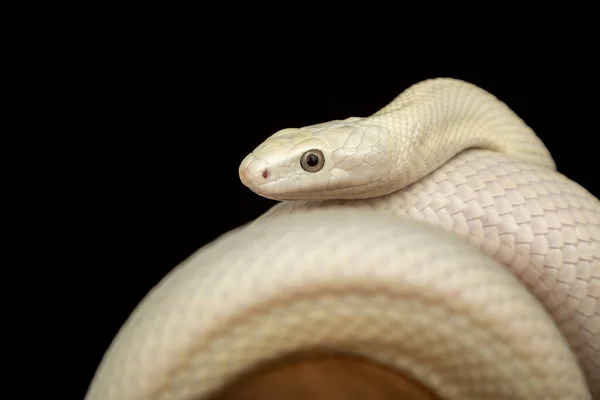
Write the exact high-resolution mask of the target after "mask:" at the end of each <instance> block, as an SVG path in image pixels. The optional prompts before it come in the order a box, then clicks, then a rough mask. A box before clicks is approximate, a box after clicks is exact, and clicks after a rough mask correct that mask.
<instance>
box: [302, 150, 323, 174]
mask: <svg viewBox="0 0 600 400" xmlns="http://www.w3.org/2000/svg"><path fill="white" fill-rule="evenodd" d="M300 165H301V166H302V169H303V170H305V171H307V172H318V171H320V170H321V169H323V165H325V157H323V153H321V151H320V150H316V149H314V150H308V151H307V152H306V153H304V154H302V158H301V159H300Z"/></svg>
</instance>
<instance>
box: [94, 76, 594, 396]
mask: <svg viewBox="0 0 600 400" xmlns="http://www.w3.org/2000/svg"><path fill="white" fill-rule="evenodd" d="M239 175H240V179H241V181H242V182H243V184H244V185H246V186H247V187H248V188H250V189H251V190H252V191H254V192H256V193H257V194H258V195H261V196H264V197H267V198H270V199H275V200H280V202H278V204H276V205H275V206H274V207H272V208H271V209H270V210H268V211H267V212H266V213H265V214H263V215H262V216H260V217H259V218H257V219H256V220H254V221H252V222H250V223H248V224H247V225H245V226H242V227H239V228H237V229H235V230H233V231H231V232H228V233H226V234H225V235H223V236H221V237H220V238H218V239H216V240H215V241H213V242H212V243H210V244H208V245H206V246H204V247H203V248H201V249H199V250H198V251H197V252H196V253H195V254H193V255H192V256H191V257H189V258H188V259H187V260H186V261H185V262H183V263H181V264H180V265H179V266H177V267H176V268H175V269H174V270H173V271H172V272H171V273H170V274H168V275H167V276H166V277H165V278H164V279H163V280H162V281H161V282H160V283H159V284H158V285H157V286H156V287H155V288H153V289H152V290H151V291H150V293H149V294H148V295H147V296H146V298H145V299H144V300H143V301H142V302H141V303H140V304H139V305H138V307H137V308H136V310H135V311H134V312H133V313H132V315H131V316H130V317H129V319H128V320H127V321H126V323H125V324H124V326H123V327H122V328H121V330H120V331H119V333H118V334H117V336H116V337H115V339H114V341H113V342H112V344H111V346H110V347H109V349H108V350H107V351H106V354H105V356H104V358H103V360H102V362H101V364H100V365H99V367H98V369H97V372H96V375H95V377H94V379H93V381H92V383H91V385H90V388H89V390H88V393H87V395H86V399H88V400H112V399H114V400H134V399H140V400H142V399H144V400H145V399H161V400H162V399H171V400H184V399H202V398H207V396H209V395H210V394H211V393H213V392H214V391H215V390H217V389H219V388H220V387H222V386H223V385H225V384H227V383H228V382H230V381H231V380H232V379H234V378H235V377H236V376H238V375H239V374H242V373H243V372H244V371H247V370H248V369H249V368H252V367H253V366H255V365H257V364H258V363H260V362H263V361H266V360H269V359H273V358H277V357H280V356H282V355H285V354H288V353H294V352H299V351H302V350H306V349H320V350H322V351H335V352H343V353H350V354H355V355H361V356H363V357H366V358H368V359H371V360H373V361H377V362H380V363H384V364H387V365H389V366H392V367H394V368H397V369H399V370H402V371H404V373H406V374H409V375H411V376H413V377H415V378H416V379H418V380H419V381H421V382H423V383H424V384H425V385H427V386H428V387H430V388H431V389H432V390H433V391H434V392H435V393H436V394H437V395H438V396H439V397H440V398H443V399H461V400H464V399H533V398H536V399H537V398H540V399H541V398H544V399H600V201H599V200H598V199H597V198H595V197H594V196H593V195H591V194H590V193H589V192H588V191H586V190H585V189H584V188H582V187H581V186H580V185H578V184H577V183H575V182H573V181H571V180H569V179H568V178H567V177H565V176H563V175H562V174H560V173H558V172H557V171H556V167H555V164H554V161H553V159H552V157H551V155H550V153H549V152H548V150H547V149H546V147H545V146H544V144H543V143H542V142H541V140H540V139H539V138H538V137H537V136H536V134H535V133H534V132H533V131H532V129H531V128H530V127H529V126H528V125H527V124H526V123H525V122H524V121H523V120H521V119H520V118H519V117H518V116H517V115H516V114H515V113H514V112H513V111H512V110H511V109H510V108H509V107H508V106H507V105H506V104H505V103H503V102H502V101H501V100H500V99H498V98H496V97H495V96H494V95H492V94H490V93H488V92H487V91H485V90H483V89H481V88H479V87H477V86H475V85H473V84H471V83H467V82H464V81H460V80H456V79H450V78H436V79H430V80H425V81H422V82H419V83H417V84H415V85H413V86H411V87H409V88H408V89H407V90H405V91H404V92H402V93H401V94H400V95H399V96H398V97H396V98H395V99H393V100H392V101H391V102H390V103H389V104H388V105H387V106H385V107H384V108H382V109H381V110H379V111H377V112H376V113H375V114H373V115H371V116H368V117H365V118H359V117H350V118H347V119H344V120H335V121H330V122H326V123H322V124H317V125H312V126H308V127H303V128H299V129H296V128H293V129H292V128H290V129H283V130H281V131H279V132H276V133H275V134H273V135H272V136H270V137H269V138H267V139H266V140H265V141H264V142H263V143H262V144H260V145H259V146H258V147H257V148H256V149H255V150H254V151H252V153H251V154H249V155H248V156H247V157H246V158H245V159H244V160H243V161H242V162H241V164H240V167H239Z"/></svg>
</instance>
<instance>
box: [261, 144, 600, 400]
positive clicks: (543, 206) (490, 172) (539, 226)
mask: <svg viewBox="0 0 600 400" xmlns="http://www.w3.org/2000/svg"><path fill="white" fill-rule="evenodd" d="M339 206H347V207H353V208H360V207H366V208H372V209H376V210H380V211H383V212H386V213H390V214H394V215H397V216H408V217H410V218H414V219H416V220H422V221H426V222H428V223H431V224H433V225H435V226H439V227H441V228H443V229H445V230H447V231H449V232H452V233H454V234H456V235H458V236H459V237H462V238H464V239H465V240H466V241H468V242H469V243H470V244H472V245H474V246H476V247H478V248H480V249H481V250H483V251H485V252H486V253H487V254H488V255H489V256H490V257H492V258H494V259H496V260H497V261H498V262H499V263H501V264H503V265H505V266H506V267H507V268H508V269H510V271H511V272H512V273H513V274H515V275H516V276H517V277H518V278H519V279H520V281H521V282H522V283H524V284H525V285H526V286H527V288H528V289H529V290H530V291H531V292H532V293H534V294H535V296H536V297H537V298H538V299H539V300H540V301H541V302H542V303H543V304H544V306H545V307H546V309H548V310H549V311H550V313H551V314H552V316H553V317H554V319H555V321H556V323H557V325H558V326H559V328H560V330H561V331H562V333H563V334H564V335H565V337H566V338H567V340H568V342H569V344H570V345H571V347H572V349H573V351H574V352H575V354H576V355H577V357H578V358H579V360H580V362H581V365H582V367H583V369H584V371H585V372H586V375H587V377H588V379H589V386H590V388H591V389H592V391H593V393H594V394H596V395H600V202H599V201H598V199H596V198H595V197H593V196H592V195H591V194H590V193H589V192H587V191H586V190H585V189H583V188H581V187H580V186H579V185H577V184H575V183H574V182H573V181H571V180H569V179H567V178H566V177H564V176H563V175H561V174H558V173H555V172H553V171H551V170H548V169H546V168H541V167H538V166H536V165H533V164H531V163H523V162H518V161H514V160H512V159H511V158H509V157H506V156H503V155H500V154H491V153H490V152H488V151H475V150H472V151H468V152H465V153H462V154H460V155H459V156H457V157H456V158H455V159H453V160H452V161H451V162H449V163H447V164H446V165H444V166H443V167H442V168H440V169H438V170H437V171H435V172H434V173H433V174H431V175H430V176H428V177H427V179H424V180H423V181H420V182H417V183H415V184H413V185H411V186H409V187H407V188H406V189H405V190H403V191H401V192H399V193H393V194H391V195H387V196H382V197H378V198H373V199H365V200H329V201H323V202H318V201H317V202H310V201H294V202H282V203H280V204H278V205H276V206H275V207H273V208H272V209H271V210H270V211H268V212H267V213H266V214H265V215H264V217H267V216H275V215H277V214H283V213H290V212H293V211H294V210H296V209H302V208H317V207H318V208H331V207H339ZM264 217H263V218H264Z"/></svg>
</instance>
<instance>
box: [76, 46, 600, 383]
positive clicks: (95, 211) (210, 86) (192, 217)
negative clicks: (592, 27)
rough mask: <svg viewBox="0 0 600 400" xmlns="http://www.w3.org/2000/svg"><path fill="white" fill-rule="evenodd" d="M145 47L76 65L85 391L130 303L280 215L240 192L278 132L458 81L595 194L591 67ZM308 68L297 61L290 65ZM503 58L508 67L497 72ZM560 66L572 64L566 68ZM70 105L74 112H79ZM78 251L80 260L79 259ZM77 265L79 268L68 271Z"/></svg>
mask: <svg viewBox="0 0 600 400" xmlns="http://www.w3.org/2000/svg"><path fill="white" fill-rule="evenodd" d="M229 50H230V51H229V52H222V51H215V50H214V49H205V48H202V45H201V44H195V43H194V42H193V41H186V42H184V43H183V44H182V43H180V42H177V40H172V41H170V42H168V43H162V44H159V43H158V42H153V41H152V40H148V39H147V38H146V39H144V40H142V41H141V42H140V41H135V40H133V39H130V41H129V42H127V43H120V44H119V45H118V46H116V47H114V48H111V49H105V51H104V52H103V56H102V57H96V58H90V59H88V60H86V61H82V65H84V66H85V67H86V68H89V69H87V70H88V71H90V72H89V74H88V75H86V76H83V77H82V78H81V81H80V88H79V89H78V90H77V92H78V93H80V94H81V102H82V104H80V105H79V106H78V108H77V109H78V112H80V114H79V117H80V118H81V121H83V122H82V125H81V127H80V128H81V129H80V135H81V138H82V139H81V142H80V143H73V142H71V145H73V146H79V147H78V150H77V154H76V157H77V158H78V162H77V163H73V164H71V165H70V166H69V174H70V175H71V176H72V181H71V189H74V190H73V192H74V193H75V194H74V197H72V198H71V199H70V202H69V203H68V204H66V206H67V208H69V207H70V208H71V209H70V212H71V213H72V214H75V215H76V218H77V219H78V223H77V228H76V229H75V230H74V231H73V232H72V236H75V237H76V239H73V240H74V242H73V243H75V241H76V242H77V245H75V244H73V245H72V252H71V253H69V254H70V255H69V256H70V257H71V261H74V262H78V261H79V260H82V262H81V266H80V268H79V269H78V270H76V271H77V272H76V273H73V274H72V275H73V276H72V278H73V279H75V280H79V281H80V283H75V284H73V290H74V291H76V292H77V295H75V296H74V297H73V299H72V303H71V304H72V307H73V310H75V311H73V313H72V314H71V315H75V316H76V317H77V322H78V330H77V332H75V336H77V337H78V338H79V340H81V344H80V345H78V348H79V352H80V356H81V357H82V360H83V361H82V364H80V365H81V372H82V373H83V374H84V375H85V376H84V379H83V380H82V381H81V382H82V387H81V389H82V391H85V390H86V388H87V385H88V384H89V382H90V380H91V378H92V375H93V373H94V370H95V369H96V367H97V365H98V363H99V362H100V359H101V357H102V354H103V353H104V351H105V350H106V348H107V347H108V345H109V344H110V342H111V340H112V339H113V337H114V335H115V334H116V333H117V331H118V329H119V327H120V326H121V324H122V323H123V322H124V321H125V320H126V319H127V317H128V315H129V313H130V312H131V311H132V310H133V309H134V307H135V306H136V305H137V303H138V302H139V301H140V300H141V299H142V298H143V296H144V295H145V294H146V293H147V292H148V290H150V289H151V288H152V287H153V286H154V285H155V284H157V283H158V282H159V281H160V280H161V278H162V277H163V276H164V275H165V274H167V273H168V272H169V271H170V270H171V269H173V268H174V267H175V266H176V265H177V264H178V263H179V262H181V261H182V260H184V259H185V258H186V257H188V256H189V255H191V254H192V253H193V252H194V251H196V250H197V249H199V248H201V247H202V246H203V245H205V244H206V243H208V242H209V241H212V240H214V239H216V238H217V237H218V236H219V235H221V234H223V233H225V232H227V231H228V230H230V229H233V228H235V227H237V226H239V225H241V224H244V223H246V222H248V221H250V220H251V219H253V218H255V217H257V216H258V215H260V214H261V213H262V212H264V211H266V210H267V209H268V208H269V207H270V206H271V205H272V204H274V202H272V201H270V200H266V199H262V198H259V197H258V196H256V195H255V194H253V193H252V192H250V191H249V190H248V189H246V188H245V187H243V186H242V184H241V183H240V182H239V178H238V172H237V168H238V165H239V163H240V161H241V160H242V159H243V157H244V156H245V155H246V154H247V153H248V152H249V151H251V150H252V149H253V148H254V147H255V146H256V145H258V144H259V143H260V142H261V141H262V140H264V139H265V138H266V137H267V136H269V135H270V134H272V133H274V132H275V131H277V130H279V129H282V128H285V127H300V126H304V125H309V124H314V123H318V122H324V121H328V120H332V119H341V118H346V117H349V116H366V115H369V114H371V113H373V112H375V111H377V110H378V109H379V108H381V107H383V106H384V105H386V104H387V103H388V102H389V101H391V100H392V99H393V98H394V97H395V96H396V95H398V94H399V93H400V92H401V91H403V90H404V89H406V88H407V87H408V86H410V85H411V84H413V83H416V82H418V81H420V80H423V79H427V78H433V77H440V76H445V77H454V78H459V79H464V80H467V81H470V82H472V83H474V84H477V85H479V86H481V87H483V88H484V89H486V90H488V91H490V92H492V93H493V94H495V95H496V96H498V97H499V98H500V99H501V100H503V101H505V102H506V103H507V104H508V105H509V106H510V107H511V108H512V109H513V110H514V111H516V112H517V113H518V114H519V115H520V116H521V117H522V118H523V119H524V120H525V121H526V122H527V123H528V124H529V125H530V126H531V127H532V128H533V129H534V130H535V131H536V132H537V133H538V135H539V136H540V137H541V138H542V140H543V141H544V142H545V144H546V145H547V147H548V148H549V149H550V151H551V153H552V155H553V157H554V158H555V161H556V163H557V165H558V169H559V171H560V172H561V173H563V174H565V175H567V176H568V177H569V178H571V179H573V180H574V181H576V182H578V183H579V184H581V185H582V186H584V187H586V188H587V189H588V190H589V191H591V192H592V193H593V194H594V195H596V196H600V187H599V186H598V183H597V176H596V171H597V170H598V168H597V163H596V162H597V154H598V152H597V146H596V139H597V129H596V126H595V125H592V119H594V118H595V116H596V115H597V113H598V112H597V110H596V105H597V103H596V102H594V101H592V100H590V97H591V96H589V95H588V94H587V91H588V90H589V89H591V87H592V83H594V85H595V81H594V79H595V78H594V75H593V74H594V73H595V66H594V65H592V64H591V56H592V55H590V56H588V57H587V58H586V57H585V56H582V55H580V54H579V55H578V54H573V53H569V54H568V55H567V53H560V52H559V53H552V54H533V53H528V54H527V55H528V56H525V57H523V56H522V55H520V56H518V57H516V56H513V55H506V54H505V53H502V51H501V50H498V53H499V54H503V55H502V56H501V57H498V56H493V55H492V56H490V58H489V61H484V60H483V59H482V58H480V57H479V56H477V57H470V58H459V57H456V58H450V57H448V56H443V55H441V54H440V55H436V57H433V58H432V59H431V60H427V61H425V60H421V59H419V58H418V57H404V58H402V59H401V58H398V59H392V58H383V57H372V56H369V55H365V54H363V53H362V52H361V51H360V50H356V51H351V52H348V53H336V52H335V51H333V50H332V54H330V55H328V56H325V57H318V56H313V55H311V54H310V53H296V54H295V55H294V57H292V58H285V59H283V58H278V57H277V50H276V49H275V48H274V49H273V50H272V52H271V53H270V54H269V57H267V56H264V55H257V54H253V53H252V43H246V44H245V45H241V46H238V47H235V48H229ZM298 54H303V55H298ZM499 59H503V60H505V61H506V62H504V63H503V64H500V63H499V61H498V60H499ZM567 59H568V62H567V61H566V60H567ZM73 100H74V102H77V101H78V99H77V98H75V99H73ZM75 247H77V249H75ZM78 257H79V258H78Z"/></svg>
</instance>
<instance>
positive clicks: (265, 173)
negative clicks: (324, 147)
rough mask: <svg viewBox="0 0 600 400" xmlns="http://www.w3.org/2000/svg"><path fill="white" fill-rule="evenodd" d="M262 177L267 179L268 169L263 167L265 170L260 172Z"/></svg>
mask: <svg viewBox="0 0 600 400" xmlns="http://www.w3.org/2000/svg"><path fill="white" fill-rule="evenodd" d="M262 177H263V178H265V179H269V170H268V169H266V168H265V170H264V171H263V172H262Z"/></svg>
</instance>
